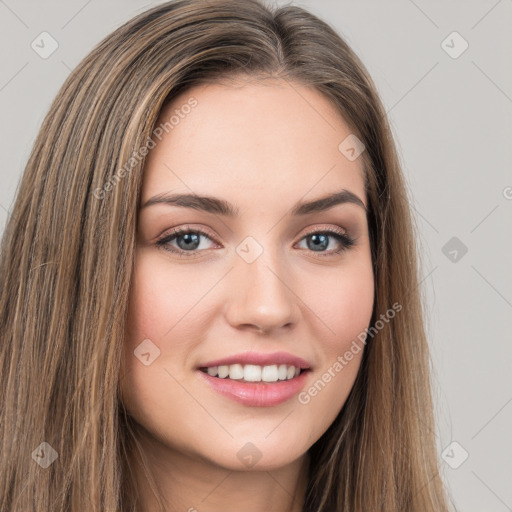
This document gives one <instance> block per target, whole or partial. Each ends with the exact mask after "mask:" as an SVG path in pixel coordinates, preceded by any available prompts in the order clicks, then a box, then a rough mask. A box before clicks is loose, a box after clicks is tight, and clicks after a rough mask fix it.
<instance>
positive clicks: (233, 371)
mask: <svg viewBox="0 0 512 512" xmlns="http://www.w3.org/2000/svg"><path fill="white" fill-rule="evenodd" d="M229 378H230V379H233V380H240V379H243V378H244V367H243V366H242V365H241V364H232V365H231V366H230V367H229Z"/></svg>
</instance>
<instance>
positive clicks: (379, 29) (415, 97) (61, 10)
mask: <svg viewBox="0 0 512 512" xmlns="http://www.w3.org/2000/svg"><path fill="white" fill-rule="evenodd" d="M269 1H270V0H269ZM158 3H161V2H153V3H148V2H147V0H108V1H101V2H100V1H99V0H89V1H87V0H67V1H64V0H48V1H44V2H39V1H36V0H33V1H29V0H0V40H1V44H0V61H1V74H0V111H1V119H2V123H1V137H0V159H1V164H0V183H1V187H0V232H1V231H2V230H3V228H4V225H5V221H6V219H7V216H8V212H9V210H10V207H11V204H12V201H13V199H14V196H15V193H16V187H17V184H18V181H19V179H20V177H21V175H22V172H23V169H24V166H25V164H26V161H27V158H28V155H29V152H30V149H31V147H32V144H33V141H34V139H35V137H36V134H37V132H38V129H39V127H40V124H41V122H42V120H43V117H44V115H45V114H46V112H47V110H48V108H49V105H50V102H51V101H52V99H53V98H54V96H55V95H56V93H57V91H58V89H59V88H60V86H61V85H62V83H63V82H64V80H65V78H66V77H67V76H68V74H69V73H70V71H71V70H72V69H73V68H74V67H75V66H76V65H77V64H78V63H79V61H80V60H81V59H82V58H83V57H84V56H85V55H86V54H87V53H89V51H90V50H91V49H92V48H93V46H94V45H96V44H97V43H98V42H99V41H100V40H101V39H102V38H103V37H104V36H106V35H107V34H109V33H110V32H112V31H113V30H114V29H116V28H117V27H119V26H120V25H121V24H122V23H123V22H125V21H127V20H128V19H130V18H131V17H132V16H134V15H135V14H138V13H140V12H142V11H144V10H146V9H147V8H149V7H151V6H154V5H157V4H158ZM277 3H279V4H283V3H285V2H277ZM293 3H294V4H295V5H299V6H302V7H305V8H307V9H309V10H310V11H312V12H313V13H314V14H316V15H318V16H320V17H321V18H323V19H324V20H326V21H328V22H329V23H330V24H331V25H332V26H334V27H335V28H336V29H337V30H338V31H339V33H340V34H341V35H342V36H343V37H344V38H345V39H346V40H347V42H348V43H349V44H350V45H351V47H352V48H353V49H354V50H355V51H356V53H357V54H358V55H359V56H360V57H361V59H362V61H363V62H364V64H365V65H366V67H367V68H368V70H369V72H370V74H371V75H372V77H373V79H374V80H375V82H376V85H377V88H378V90H379V93H380V95H381V97H382V100H383V102H384V104H385V106H386V109H387V111H388V115H389V118H390V122H391V124H392V127H393V131H394V134H395V137H396V141H397V145H398V149H399V153H400V158H401V160H402V164H403V169H404V173H405V175H406V180H407V183H408V187H409V189H410V193H411V195H412V206H413V212H414V216H415V221H416V223H417V227H418V231H419V240H418V243H419V244H420V247H421V257H422V260H423V263H422V275H423V276H424V280H423V283H422V286H423V287H424V291H425V295H426V304H425V308H426V310H427V312H428V316H427V321H428V323H427V329H428V335H429V341H430V346H431V354H432V366H433V372H434V384H435V401H436V413H437V418H438V431H437V432H436V435H437V439H438V449H439V457H440V460H441V470H442V475H443V478H444V479H445V481H446V482H447V484H448V486H449V488H450V490H451V494H452V497H453V501H454V503H455V505H456V507H457V510H460V511H464V512H506V511H507V510H509V511H512V485H511V482H512V436H511V434H512V378H511V374H512V372H511V371H510V369H511V368H512V345H511V341H512V339H511V338H512V337H511V334H510V332H511V328H510V323H509V322H510V320H511V317H512V315H511V314H512V272H511V270H510V267H511V265H510V263H511V261H512V258H511V254H512V236H511V234H512V229H511V227H512V172H511V169H512V167H511V164H512V140H511V135H512V67H511V64H510V63H511V62H512V0H498V1H497V0H481V1H474V0H471V1H467V0H465V1H462V0H459V1H450V2H444V1H440V0H437V1H427V0H415V1H412V0H387V1H385V2H384V1H379V0H373V1H371V0H359V1H356V0H347V1H340V0H309V1H306V0H302V1H296V2H293ZM42 32H47V33H48V34H49V36H48V35H42V36H41V33H42ZM43 37H44V38H46V39H45V41H46V43H45V44H44V47H45V48H46V51H50V50H51V49H52V44H53V45H54V46H55V45H58V46H56V49H55V51H54V52H53V53H52V54H51V55H49V56H46V55H44V56H45V57H46V58H43V56H42V55H41V52H42V48H41V46H43V45H42V44H41V43H40V42H39V43H38V41H40V40H41V38H43ZM36 44H39V48H38V47H37V46H36ZM33 47H35V48H38V50H37V51H36V50H35V49H33ZM63 243H64V244H65V241H64V242H63ZM24 449H26V450H27V453H30V451H31V450H32V449H33V447H25V448H24ZM27 456H28V455H27Z"/></svg>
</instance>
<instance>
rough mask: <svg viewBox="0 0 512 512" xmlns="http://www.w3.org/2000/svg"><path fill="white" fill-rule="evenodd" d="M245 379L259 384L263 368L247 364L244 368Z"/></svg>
mask: <svg viewBox="0 0 512 512" xmlns="http://www.w3.org/2000/svg"><path fill="white" fill-rule="evenodd" d="M219 377H220V375H219ZM244 379H245V380H246V381H248V382H259V381H260V380H261V366H256V365H255V364H246V365H245V366H244Z"/></svg>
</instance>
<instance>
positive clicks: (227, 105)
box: [142, 79, 364, 201]
mask: <svg viewBox="0 0 512 512" xmlns="http://www.w3.org/2000/svg"><path fill="white" fill-rule="evenodd" d="M159 126H160V127H162V128H163V129H161V130H160V132H161V135H160V137H161V140H158V138H155V137H153V139H154V140H155V142H156V146H155V147H154V148H153V149H152V150H151V151H150V153H149V154H148V158H147V161H146V166H145V171H144V185H143V197H142V200H143V201H144V200H145V199H147V198H148V197H151V196H152V195H155V194H158V193H161V192H163V191H167V190H178V189H179V190H180V191H183V192H185V191H186V192H190V191H193V192H196V190H197V191H198V192H199V191H200V192H209V193H211V194H213V193H215V192H216V193H218V195H221V196H225V195H226V194H228V193H229V192H230V188H229V187H231V192H238V194H240V195H243V193H244V191H245V192H247V191H254V192H255V191H257V190H262V189H265V190H267V191H272V190H275V191H278V190H283V189H286V191H287V194H288V195H297V196H298V197H301V196H303V195H305V194H306V193H307V192H308V190H309V189H312V188H314V189H315V191H316V192H318V194H321V193H323V192H329V191H331V190H332V189H333V188H335V189H339V188H340V186H342V187H344V188H347V189H350V190H351V191H352V192H354V193H357V194H358V195H359V196H360V197H361V198H364V179H363V176H364V175H363V162H362V158H357V159H356V160H353V161H351V160H349V159H347V158H346V156H344V154H343V153H342V152H341V151H340V149H339V145H340V143H341V142H342V141H343V140H345V139H346V138H347V137H348V136H349V135H351V130H350V127H349V125H348V124H347V123H346V121H345V120H344V119H343V117H342V116H341V115H340V113H339V112H338V111H337V110H336V108H335V106H334V105H333V104H332V103H331V102H330V101H329V99H328V98H326V97H325V96H324V95H323V94H321V93H320V92H319V91H317V90H316V89H314V88H312V87H307V86H303V85H300V84H297V83H292V82H289V81H285V80H279V79H272V80H265V81H262V82H261V81H254V80H252V81H248V80H240V81H238V82H234V83H229V84H227V83H215V84H208V85H201V86H197V87H193V88H191V89H189V90H187V91H186V92H184V93H182V94H180V95H179V96H177V97H176V98H174V99H173V101H172V102H171V103H169V104H168V105H167V106H166V107H165V108H164V109H163V110H162V112H161V114H160V116H159V119H158V121H157V123H156V125H155V127H156V128H158V127H159ZM233 184H236V185H237V188H236V189H233ZM223 191H224V193H223Z"/></svg>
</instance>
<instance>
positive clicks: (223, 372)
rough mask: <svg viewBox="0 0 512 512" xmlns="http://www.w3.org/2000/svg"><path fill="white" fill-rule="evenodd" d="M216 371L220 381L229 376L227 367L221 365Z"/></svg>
mask: <svg viewBox="0 0 512 512" xmlns="http://www.w3.org/2000/svg"><path fill="white" fill-rule="evenodd" d="M217 371H218V372H219V377H220V378H221V379H224V378H226V377H227V376H228V375H229V366H227V365H225V364H223V365H221V366H219V369H218V370H217Z"/></svg>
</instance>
